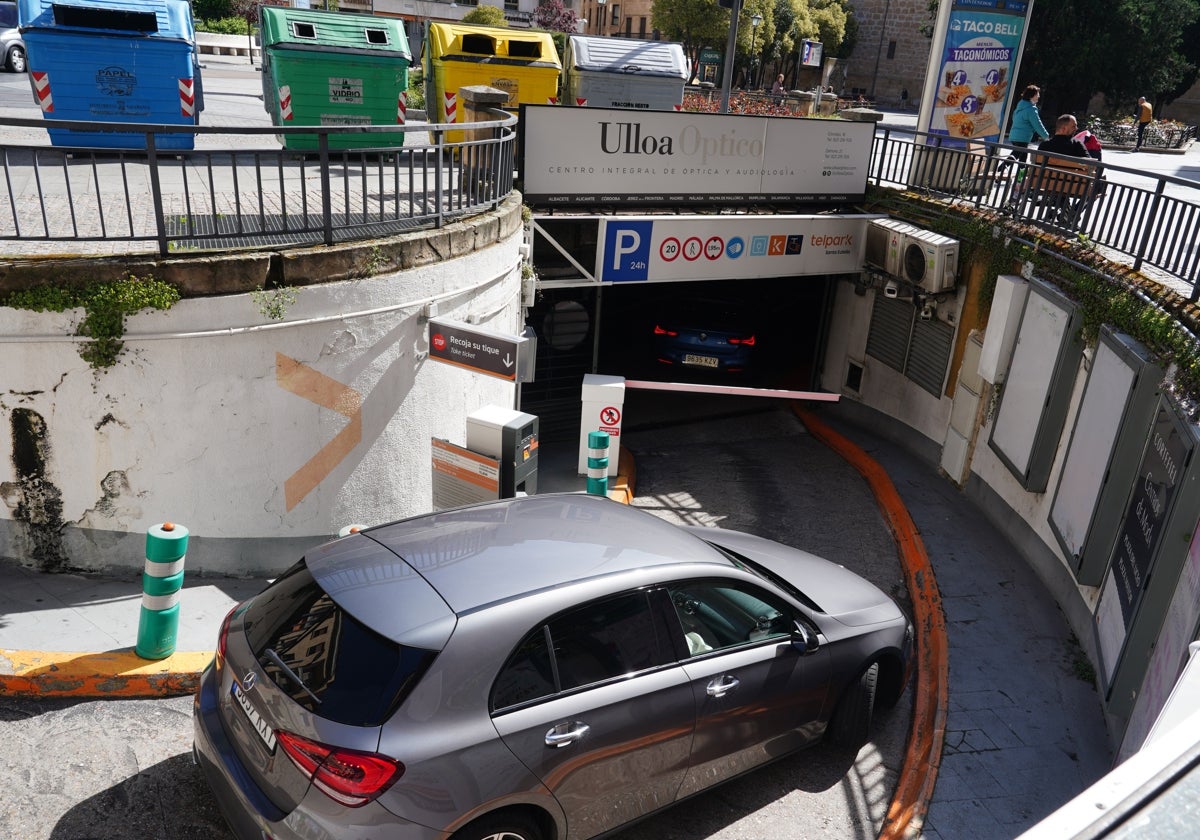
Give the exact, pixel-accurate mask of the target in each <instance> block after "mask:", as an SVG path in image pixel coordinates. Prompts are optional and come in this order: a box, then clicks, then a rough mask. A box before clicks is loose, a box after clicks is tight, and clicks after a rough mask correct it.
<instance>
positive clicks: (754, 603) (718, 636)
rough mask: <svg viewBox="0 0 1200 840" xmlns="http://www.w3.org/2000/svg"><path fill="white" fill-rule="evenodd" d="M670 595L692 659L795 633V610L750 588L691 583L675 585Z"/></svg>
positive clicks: (723, 583) (736, 584)
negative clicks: (793, 627)
mask: <svg viewBox="0 0 1200 840" xmlns="http://www.w3.org/2000/svg"><path fill="white" fill-rule="evenodd" d="M668 591H669V592H670V594H671V603H672V604H674V605H675V614H676V615H678V616H679V623H680V624H681V625H683V633H684V637H685V639H686V640H687V647H688V653H689V655H691V656H699V655H701V654H704V653H708V652H709V651H713V650H721V649H723V648H730V647H736V646H738V645H744V644H747V643H751V642H754V643H757V642H760V641H762V640H764V639H771V638H775V637H785V636H789V635H790V634H791V632H792V624H793V622H794V620H795V617H794V615H793V611H792V608H791V607H790V606H789V605H788V604H787V603H786V602H785V601H783V600H781V599H780V598H778V597H776V596H775V595H773V594H771V593H770V592H767V591H765V590H763V589H761V588H759V587H757V586H753V585H751V584H747V583H742V582H739V581H725V580H720V581H718V580H712V581H688V582H682V583H676V584H672V585H671V586H669V587H668Z"/></svg>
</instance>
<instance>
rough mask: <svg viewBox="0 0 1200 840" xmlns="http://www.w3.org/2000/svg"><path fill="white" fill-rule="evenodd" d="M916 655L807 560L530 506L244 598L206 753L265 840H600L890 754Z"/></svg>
mask: <svg viewBox="0 0 1200 840" xmlns="http://www.w3.org/2000/svg"><path fill="white" fill-rule="evenodd" d="M912 639H913V634H912V626H911V624H910V623H909V622H908V620H907V619H906V617H905V616H904V614H903V613H902V612H901V610H900V609H899V608H898V607H897V605H896V604H895V603H894V602H893V601H892V600H891V599H890V598H889V597H888V596H887V595H885V594H884V593H883V592H881V591H880V590H879V589H877V588H876V587H875V586H873V585H872V584H870V583H868V582H867V581H865V580H863V579H862V578H860V577H858V576H857V575H854V574H853V573H851V572H849V571H847V570H846V569H844V568H842V567H841V566H837V565H834V564H832V563H829V562H828V561H825V560H822V559H821V558H819V557H815V556H813V555H811V554H807V553H805V552H803V551H798V550H796V549H793V548H789V547H787V546H784V545H781V544H779V543H775V542H771V541H769V540H765V539H761V538H758V537H754V536H750V535H748V534H743V533H738V532H735V531H727V530H721V529H716V528H683V527H678V526H675V525H672V524H670V523H668V522H666V521H664V520H662V519H659V518H658V517H655V516H653V515H652V514H649V513H646V512H644V511H640V510H638V509H636V508H631V507H627V506H625V505H621V504H618V503H616V502H612V501H609V500H607V499H604V498H602V497H596V496H585V495H566V494H564V495H545V496H529V497H522V498H518V499H509V500H504V501H500V502H491V503H487V504H482V505H475V506H471V507H464V508H458V509H455V510H450V511H445V512H440V513H433V514H429V515H425V516H419V517H415V518H412V519H407V520H403V521H401V522H396V523H393V524H389V525H382V526H379V527H377V528H371V529H367V530H364V531H361V532H359V533H356V534H352V535H350V536H347V537H343V538H340V539H337V540H334V541H332V542H328V543H326V544H324V545H321V546H319V547H317V548H314V549H313V550H312V551H310V552H309V553H308V554H307V555H306V556H305V557H304V559H303V560H301V561H300V562H299V563H297V564H296V565H295V566H294V567H292V568H291V569H290V570H289V571H288V572H287V573H285V574H284V575H282V576H281V577H280V578H279V579H278V580H276V581H275V582H274V583H272V584H271V585H270V586H269V587H267V588H266V589H265V590H264V591H263V592H262V593H261V594H259V595H257V596H255V597H254V598H251V599H250V600H248V601H246V602H244V603H242V604H240V605H238V606H237V607H235V608H234V609H233V610H232V611H231V612H230V613H229V615H228V616H227V617H226V618H225V621H224V623H223V625H222V627H221V631H220V636H219V638H218V640H217V650H216V656H215V658H214V661H213V663H212V664H211V665H210V666H209V667H208V669H207V670H206V671H205V672H204V674H203V676H202V679H201V683H200V687H199V689H198V691H197V694H196V699H195V747H194V752H195V757H196V760H197V762H198V763H199V765H200V767H201V768H202V769H203V773H204V776H205V777H206V779H207V780H208V783H209V785H210V786H211V787H212V790H213V792H214V793H215V795H216V799H217V802H218V803H219V805H220V807H221V810H222V812H223V813H224V815H225V817H226V819H227V820H228V822H229V824H230V825H231V826H232V828H233V829H234V832H235V833H236V834H237V835H238V836H239V837H242V838H307V839H308V840H315V838H339V840H348V839H349V838H368V837H370V838H378V837H388V838H395V840H418V839H419V840H431V839H432V838H453V840H485V838H492V839H494V840H500V839H501V838H503V840H584V838H589V837H595V836H597V835H599V834H603V833H606V832H609V831H611V830H613V829H615V828H618V827H619V826H621V825H624V824H626V823H628V822H631V821H633V820H636V819H639V818H641V817H644V816H646V815H648V814H650V813H652V812H654V811H657V810H660V809H662V808H666V807H668V806H670V805H672V804H674V803H677V802H679V801H681V800H683V799H686V798H687V797H689V796H692V795H694V794H696V793H698V792H700V791H702V790H704V789H706V788H708V787H711V786H712V785H715V784H719V783H721V782H723V781H726V780H728V779H731V778H733V777H735V776H738V775H741V774H742V773H745V772H747V771H750V770H753V769H754V768H756V767H759V766H761V765H763V764H765V763H767V762H768V761H771V760H773V759H776V758H778V757H780V756H782V755H785V754H787V753H790V752H792V751H794V750H797V749H800V748H802V747H805V746H807V745H809V744H811V743H813V742H814V741H816V740H818V739H819V738H821V737H822V736H826V735H828V736H829V737H832V738H834V739H836V740H837V741H839V742H841V743H844V744H847V745H850V746H855V747H857V746H860V745H861V744H863V743H865V741H866V740H867V738H868V730H869V727H870V724H871V717H872V713H873V709H874V707H875V704H876V703H877V702H878V703H885V704H891V703H895V702H896V701H897V700H898V699H899V697H900V695H901V693H902V692H903V690H904V686H905V683H906V681H907V678H908V666H909V661H910V656H911V652H912Z"/></svg>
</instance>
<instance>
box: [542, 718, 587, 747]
mask: <svg viewBox="0 0 1200 840" xmlns="http://www.w3.org/2000/svg"><path fill="white" fill-rule="evenodd" d="M589 729H591V727H590V726H588V725H587V724H586V723H581V722H579V721H574V722H572V723H560V724H558V725H557V726H555V727H554V728H553V729H551V730H550V731H549V732H547V733H546V746H547V747H559V748H561V747H566V746H570V745H571V744H573V743H575V742H576V741H578V740H579V739H580V738H582V737H583V736H584V735H586V734H588V730H589Z"/></svg>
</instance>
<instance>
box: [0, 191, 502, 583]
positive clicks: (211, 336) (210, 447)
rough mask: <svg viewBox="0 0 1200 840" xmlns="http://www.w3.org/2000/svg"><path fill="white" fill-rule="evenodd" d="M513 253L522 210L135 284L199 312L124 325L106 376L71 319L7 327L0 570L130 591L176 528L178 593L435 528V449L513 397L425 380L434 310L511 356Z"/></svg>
mask: <svg viewBox="0 0 1200 840" xmlns="http://www.w3.org/2000/svg"><path fill="white" fill-rule="evenodd" d="M522 235H523V230H522V225H521V218H520V198H519V196H516V197H514V198H512V199H510V201H509V202H507V203H506V204H505V205H504V206H503V207H502V208H501V209H500V210H499V211H498V212H496V213H492V214H488V215H486V216H482V217H478V218H476V219H474V220H471V221H469V222H465V223H460V224H457V225H453V226H451V227H450V228H446V229H443V230H440V231H428V232H424V233H420V234H412V235H409V236H407V237H403V238H397V239H395V240H379V241H377V242H368V243H362V244H359V245H355V246H346V247H342V248H312V249H302V250H298V251H292V252H286V253H283V254H275V255H261V254H256V255H253V256H250V257H247V258H245V259H242V258H238V257H236V256H234V257H230V258H227V259H226V260H224V261H223V262H222V261H220V260H211V259H210V260H202V261H195V262H192V263H189V262H188V261H176V262H173V263H164V264H159V265H155V266H149V267H147V266H145V265H142V264H140V263H139V264H138V265H139V271H140V272H141V273H143V274H144V273H146V270H147V268H149V270H150V271H152V272H153V273H154V274H155V276H158V277H175V278H178V279H179V280H180V281H182V282H181V285H183V286H185V287H188V288H189V291H190V292H191V293H192V294H205V293H207V294H210V295H211V296H209V297H192V298H189V299H185V300H183V301H181V302H179V303H178V304H176V305H175V306H174V307H173V308H172V309H170V310H168V311H166V312H145V313H142V314H138V315H135V316H133V317H130V318H129V319H128V320H127V323H126V346H125V351H124V353H123V354H122V355H121V357H120V359H119V360H118V362H117V364H116V365H115V366H113V367H111V368H108V369H106V370H103V371H94V370H92V369H90V368H89V367H88V365H87V363H86V362H84V361H83V360H82V359H81V358H80V356H79V353H78V340H77V339H76V338H75V337H74V335H73V334H74V331H75V325H76V324H77V322H78V320H79V318H80V316H81V313H80V312H79V311H77V310H76V311H69V312H66V313H62V314H54V313H31V312H27V311H18V310H13V309H6V308H3V309H0V340H3V342H4V344H3V346H2V347H0V350H2V352H3V360H4V361H3V375H2V376H0V449H2V450H3V451H4V453H5V456H6V457H4V458H3V459H0V502H3V504H2V505H0V556H5V557H12V558H17V559H19V560H20V561H21V562H23V563H25V564H27V565H32V566H36V567H38V568H41V569H45V570H60V569H64V568H80V569H88V570H112V569H121V568H126V569H129V570H130V571H131V572H132V571H133V570H138V569H141V567H142V564H143V561H144V557H145V553H144V552H145V536H144V535H145V531H146V529H147V528H148V527H149V526H150V525H152V524H154V523H156V522H161V521H164V520H170V521H175V522H179V523H182V524H184V525H186V526H187V527H188V528H189V529H191V532H192V535H193V537H192V542H191V545H190V550H189V557H188V562H187V568H188V570H189V572H200V573H219V574H230V575H247V574H253V575H270V574H274V573H277V572H279V571H282V570H283V569H285V568H286V567H287V566H289V565H290V564H291V563H293V562H294V561H295V560H297V559H298V558H299V556H300V552H301V551H302V550H303V549H304V548H306V547H309V546H311V545H312V544H313V543H314V540H320V539H321V538H322V537H325V536H328V535H333V534H336V532H337V531H338V529H339V528H341V527H342V526H344V525H347V524H351V523H363V524H368V525H370V524H377V523H380V522H384V521H388V520H392V519H397V518H401V517H405V516H410V515H414V514H418V513H424V512H427V511H429V510H430V509H431V490H430V486H431V485H430V480H431V467H430V439H431V438H433V437H438V438H446V439H449V440H451V441H453V442H456V443H459V444H462V443H465V434H466V425H465V417H466V416H467V415H468V414H469V413H471V412H472V411H474V410H475V409H477V408H479V407H481V406H483V405H488V404H495V405H501V406H504V407H512V406H513V404H514V401H515V386H514V385H513V384H511V383H509V382H507V381H505V380H501V379H497V378H494V377H489V376H485V375H482V374H476V373H472V372H470V371H468V370H466V369H463V368H459V367H453V366H450V365H447V364H444V363H441V362H438V361H431V360H430V359H429V358H428V327H427V320H426V315H427V313H428V311H429V310H428V309H427V304H429V303H430V302H431V301H436V308H437V312H438V317H439V318H442V319H447V320H454V321H462V322H466V323H470V324H476V325H479V326H480V327H484V328H488V329H492V330H496V331H499V332H504V333H509V334H519V333H520V332H521V328H522V324H521V322H520V283H521V279H520V253H519V248H520V245H521V242H522ZM74 264H75V268H76V270H77V271H78V272H79V273H80V274H86V273H87V272H88V268H87V265H88V264H90V265H91V266H92V269H93V270H94V272H95V273H94V274H93V276H103V275H104V274H105V273H107V272H111V271H113V270H114V266H119V263H117V262H116V261H105V262H103V263H100V262H95V261H74ZM27 270H28V271H33V268H32V267H27ZM42 270H43V271H45V270H50V271H51V273H53V270H52V269H47V268H46V266H45V265H43V266H42ZM371 272H374V273H371ZM368 274H370V276H368ZM271 275H274V276H278V277H280V278H285V279H284V282H285V284H286V285H288V286H289V287H290V288H291V289H292V290H293V291H294V293H295V295H296V299H295V302H294V303H293V304H291V305H288V306H287V307H286V312H285V314H284V317H283V319H282V320H279V321H274V320H271V319H270V318H268V317H266V316H265V315H264V314H263V311H262V310H263V305H262V304H263V299H262V296H261V295H256V294H254V293H253V292H251V291H249V290H250V289H253V288H255V287H256V286H259V285H261V284H262V282H263V281H264V280H265V279H266V277H267V276H271ZM64 276H65V275H64ZM286 278H291V280H290V281H288V280H287V279H286ZM255 280H257V282H255ZM320 280H324V282H319V281H320ZM214 291H215V292H217V293H216V294H213V292H214Z"/></svg>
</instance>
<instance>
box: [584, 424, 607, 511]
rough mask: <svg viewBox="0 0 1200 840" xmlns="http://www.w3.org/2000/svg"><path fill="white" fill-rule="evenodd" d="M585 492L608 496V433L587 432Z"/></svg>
mask: <svg viewBox="0 0 1200 840" xmlns="http://www.w3.org/2000/svg"><path fill="white" fill-rule="evenodd" d="M587 492H588V495H589V496H607V495H608V432H588V470H587Z"/></svg>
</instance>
